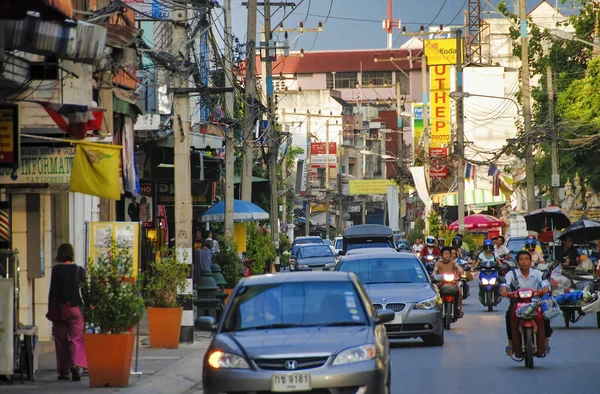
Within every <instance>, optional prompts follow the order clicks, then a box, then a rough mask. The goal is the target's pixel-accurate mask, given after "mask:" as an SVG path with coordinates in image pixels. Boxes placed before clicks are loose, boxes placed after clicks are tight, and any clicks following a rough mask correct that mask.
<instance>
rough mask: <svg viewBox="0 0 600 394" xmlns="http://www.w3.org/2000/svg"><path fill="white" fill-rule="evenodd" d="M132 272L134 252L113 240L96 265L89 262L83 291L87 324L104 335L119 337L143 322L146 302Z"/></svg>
mask: <svg viewBox="0 0 600 394" xmlns="http://www.w3.org/2000/svg"><path fill="white" fill-rule="evenodd" d="M133 273H134V272H133V257H132V254H131V250H130V249H129V248H120V247H117V246H116V243H115V242H114V241H113V243H112V246H111V248H110V250H109V251H108V252H105V253H102V254H100V255H99V256H98V257H97V260H96V261H95V262H94V260H93V259H90V262H89V267H88V269H87V272H86V275H87V278H86V282H85V283H84V284H83V286H82V290H81V294H82V296H83V300H84V306H83V308H82V309H83V315H84V318H85V322H86V324H88V325H90V326H93V327H94V328H96V329H99V331H100V333H102V334H120V333H123V332H126V331H128V330H129V329H130V328H132V327H134V326H135V325H136V324H138V323H139V322H140V320H141V319H142V316H143V315H144V300H143V298H142V296H141V295H140V286H139V281H138V280H135V278H133Z"/></svg>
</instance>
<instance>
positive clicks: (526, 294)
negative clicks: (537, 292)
mask: <svg viewBox="0 0 600 394" xmlns="http://www.w3.org/2000/svg"><path fill="white" fill-rule="evenodd" d="M519 297H520V298H531V297H533V291H531V290H521V291H519Z"/></svg>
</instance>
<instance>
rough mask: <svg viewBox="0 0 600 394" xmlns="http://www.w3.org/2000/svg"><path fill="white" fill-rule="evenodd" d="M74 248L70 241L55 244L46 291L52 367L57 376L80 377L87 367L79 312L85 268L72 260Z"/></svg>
mask: <svg viewBox="0 0 600 394" xmlns="http://www.w3.org/2000/svg"><path fill="white" fill-rule="evenodd" d="M74 259H75V252H74V250H73V246H72V245H71V244H68V243H65V244H62V245H60V246H59V247H58V251H57V253H56V261H57V264H56V265H55V266H54V267H53V268H52V274H51V277H50V291H49V294H48V314H47V315H46V316H47V317H48V319H49V320H51V321H52V331H53V333H54V347H55V349H56V367H57V372H58V379H59V380H68V379H69V371H70V372H71V379H72V380H73V381H75V382H76V381H79V380H81V373H82V370H81V369H87V356H86V352H85V344H84V342H83V334H84V330H85V324H84V321H83V315H82V313H81V306H82V305H83V300H82V299H81V286H82V285H83V284H84V283H85V280H86V274H85V269H84V268H82V267H80V266H78V265H77V264H75V263H74V262H73V260H74Z"/></svg>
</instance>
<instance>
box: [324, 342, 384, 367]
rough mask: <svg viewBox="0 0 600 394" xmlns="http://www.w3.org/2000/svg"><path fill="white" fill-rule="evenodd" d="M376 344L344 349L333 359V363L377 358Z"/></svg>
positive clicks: (347, 362) (348, 362) (339, 363)
mask: <svg viewBox="0 0 600 394" xmlns="http://www.w3.org/2000/svg"><path fill="white" fill-rule="evenodd" d="M375 353H376V352H375V345H362V346H356V347H353V348H350V349H346V350H343V351H342V352H340V354H338V355H337V357H336V358H335V360H333V365H341V364H350V363H357V362H359V361H368V360H371V359H373V358H375Z"/></svg>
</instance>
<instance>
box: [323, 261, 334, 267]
mask: <svg viewBox="0 0 600 394" xmlns="http://www.w3.org/2000/svg"><path fill="white" fill-rule="evenodd" d="M325 267H335V262H333V263H327V264H325Z"/></svg>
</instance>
